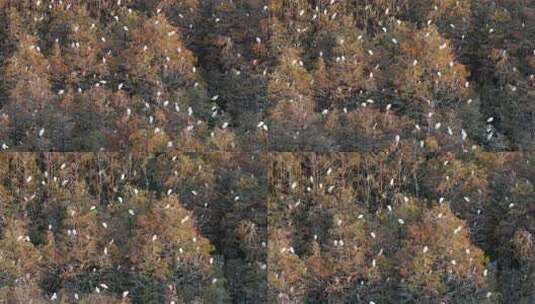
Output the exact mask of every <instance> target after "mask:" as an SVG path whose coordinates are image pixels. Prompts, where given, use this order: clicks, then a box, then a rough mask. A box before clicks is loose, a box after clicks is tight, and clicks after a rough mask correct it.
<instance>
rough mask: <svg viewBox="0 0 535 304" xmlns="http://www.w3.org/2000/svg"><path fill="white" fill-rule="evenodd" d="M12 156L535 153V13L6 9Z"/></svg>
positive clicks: (467, 6)
mask: <svg viewBox="0 0 535 304" xmlns="http://www.w3.org/2000/svg"><path fill="white" fill-rule="evenodd" d="M0 14H1V16H2V18H1V20H2V27H1V30H0V36H1V37H2V38H3V39H2V41H3V43H2V46H1V50H0V55H1V56H0V64H1V71H2V80H3V81H2V83H3V84H2V86H1V87H0V92H1V94H0V106H1V114H2V117H1V121H0V123H1V124H2V131H1V134H0V141H1V143H2V145H3V148H4V149H5V150H7V149H15V150H32V151H35V150H39V151H41V150H59V151H81V150H83V151H99V150H106V151H117V150H129V151H130V150H136V151H165V150H169V149H177V148H178V149H181V150H183V151H229V150H232V151H259V150H264V151H265V150H269V151H377V150H379V149H381V148H382V147H384V146H385V145H388V144H389V143H391V142H393V141H396V139H397V138H399V139H400V140H406V141H412V142H413V143H414V144H415V145H420V144H421V143H420V141H422V140H423V141H424V142H426V141H427V142H429V141H432V142H436V143H437V144H438V145H439V146H440V148H441V149H445V150H451V149H459V147H462V146H468V147H469V146H472V145H477V146H479V147H481V148H482V149H485V150H489V151H496V150H527V149H531V148H533V144H532V142H533V135H534V134H535V129H534V127H535V119H534V116H533V112H534V110H533V105H532V102H531V99H532V97H533V96H534V95H533V94H534V93H533V92H534V89H533V85H534V83H535V79H534V77H535V76H534V75H533V73H534V69H535V53H534V52H535V45H534V42H533V41H535V17H534V16H535V6H534V4H533V2H532V1H520V0H518V1H509V0H508V1H504V0H457V1H384V0H381V1H379V0H374V1H365V2H362V1H337V0H335V1H323V0H322V1H304V0H298V1H294V0H292V1H284V0H272V1H267V2H265V3H263V1H252V0H249V1H245V0H244V1H232V0H210V1H208V0H205V1H200V0H191V1H183V0H180V1H178V0H177V1H137V0H122V1H121V0H119V1H117V0H114V1H111V0H110V1H105V0H99V1H97V0H92V1H45V0H41V1H38V0H21V1H8V0H3V1H1V2H0Z"/></svg>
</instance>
